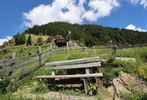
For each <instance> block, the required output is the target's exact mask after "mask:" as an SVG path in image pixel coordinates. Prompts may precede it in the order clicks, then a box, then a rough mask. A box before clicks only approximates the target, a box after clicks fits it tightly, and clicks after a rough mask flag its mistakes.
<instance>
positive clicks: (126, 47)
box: [117, 44, 147, 49]
mask: <svg viewBox="0 0 147 100" xmlns="http://www.w3.org/2000/svg"><path fill="white" fill-rule="evenodd" d="M143 46H147V44H141V45H132V46H125V47H118V48H117V49H123V48H134V47H143Z"/></svg>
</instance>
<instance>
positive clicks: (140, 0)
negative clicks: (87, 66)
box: [0, 0, 147, 45]
mask: <svg viewBox="0 0 147 100" xmlns="http://www.w3.org/2000/svg"><path fill="white" fill-rule="evenodd" d="M54 21H61V22H62V21H63V22H69V23H72V24H74V23H78V24H97V25H101V26H106V27H118V28H120V29H121V28H126V29H132V30H138V31H145V32H146V31H147V25H146V24H147V0H0V45H2V44H3V42H4V41H8V40H9V39H11V38H12V37H13V36H14V35H16V34H17V33H18V32H19V33H22V32H24V31H25V30H26V29H28V27H33V26H34V25H42V24H46V23H49V22H54Z"/></svg>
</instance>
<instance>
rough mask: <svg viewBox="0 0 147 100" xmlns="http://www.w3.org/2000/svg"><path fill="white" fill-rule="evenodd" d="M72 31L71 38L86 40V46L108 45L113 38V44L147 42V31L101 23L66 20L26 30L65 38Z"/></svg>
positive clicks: (31, 32)
mask: <svg viewBox="0 0 147 100" xmlns="http://www.w3.org/2000/svg"><path fill="white" fill-rule="evenodd" d="M68 31H71V39H74V40H81V41H84V42H85V44H86V46H93V45H104V44H105V45H108V44H109V41H110V40H112V41H113V42H112V43H113V44H117V45H119V46H122V45H128V44H130V45H135V44H144V43H146V42H147V40H146V38H147V32H139V31H133V30H127V29H121V30H120V29H119V28H110V27H103V26H100V25H94V24H92V25H79V24H69V23H65V22H54V23H48V24H45V25H42V26H38V25H35V26H34V27H33V28H28V30H25V33H26V34H35V35H40V34H43V35H49V36H56V35H62V36H63V37H64V38H66V36H67V35H68Z"/></svg>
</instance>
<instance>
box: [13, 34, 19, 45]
mask: <svg viewBox="0 0 147 100" xmlns="http://www.w3.org/2000/svg"><path fill="white" fill-rule="evenodd" d="M14 37H15V43H16V45H19V44H20V34H19V33H18V34H16V35H15V36H14Z"/></svg>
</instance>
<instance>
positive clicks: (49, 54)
mask: <svg viewBox="0 0 147 100" xmlns="http://www.w3.org/2000/svg"><path fill="white" fill-rule="evenodd" d="M54 51H55V50H52V52H50V53H48V54H47V55H45V56H43V57H42V58H41V60H43V59H44V58H46V57H47V56H49V55H50V54H52V53H53V52H54Z"/></svg>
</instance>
